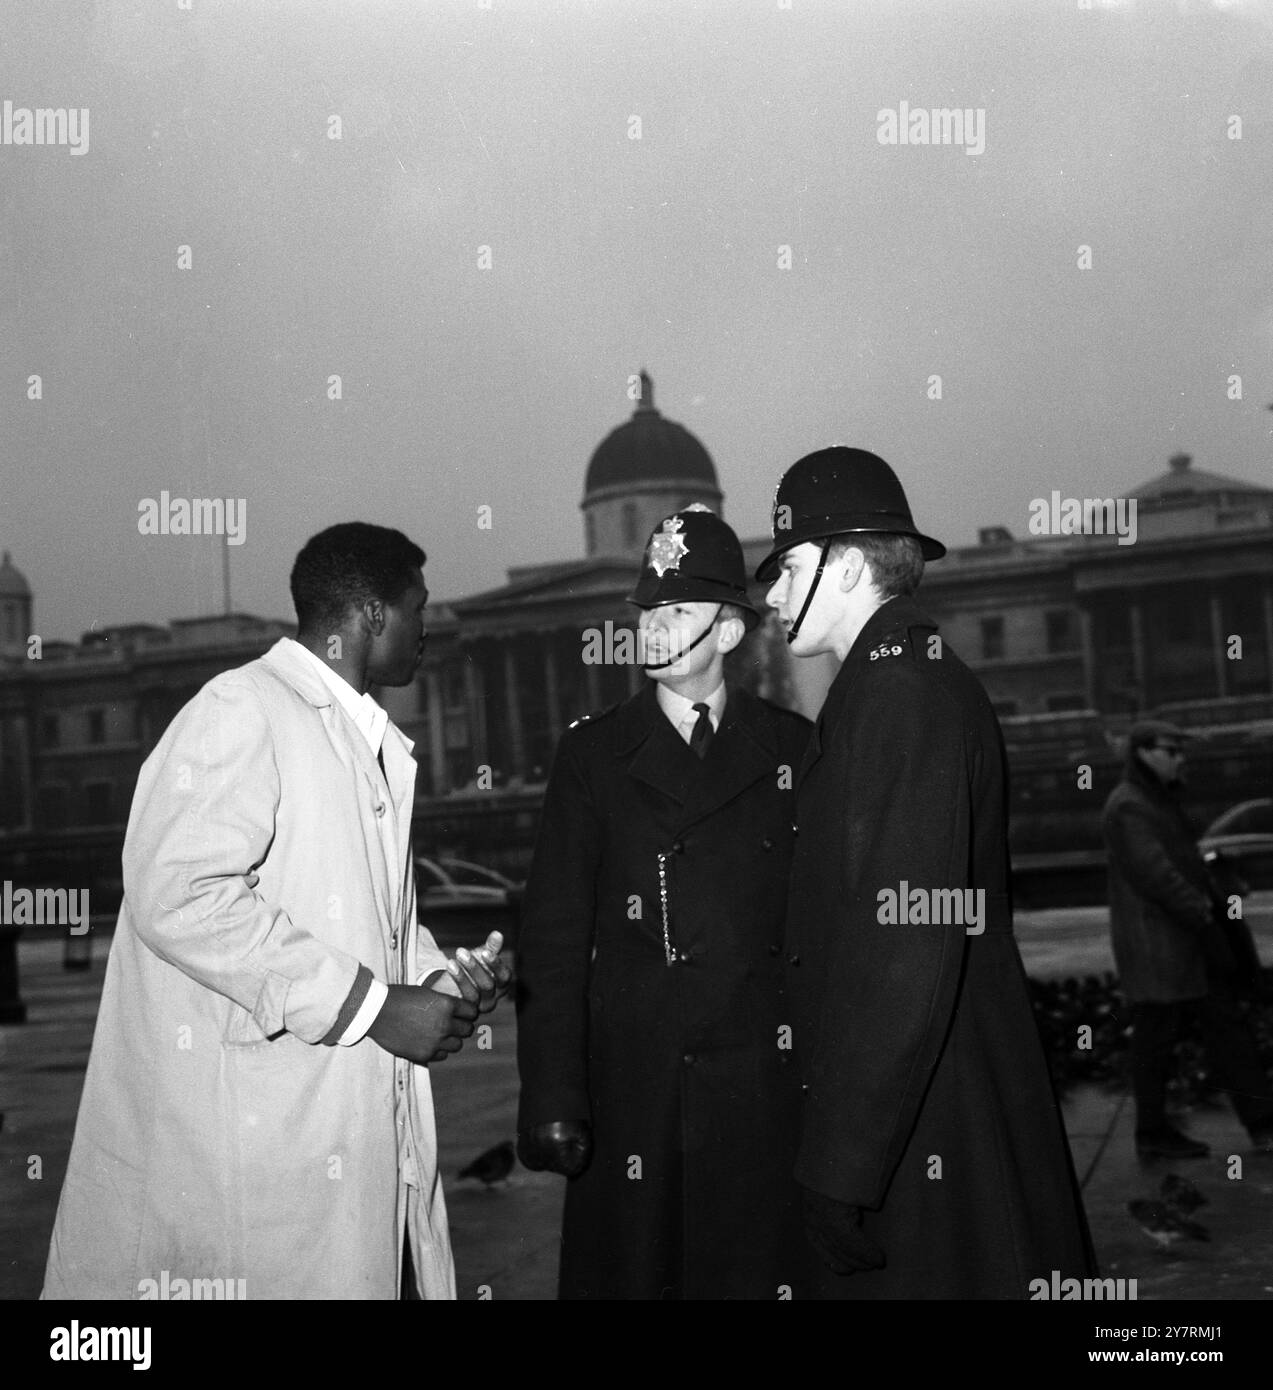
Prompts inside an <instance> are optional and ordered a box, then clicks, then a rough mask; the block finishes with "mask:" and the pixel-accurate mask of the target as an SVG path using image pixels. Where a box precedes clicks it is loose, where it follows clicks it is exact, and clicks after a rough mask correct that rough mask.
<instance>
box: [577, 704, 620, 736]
mask: <svg viewBox="0 0 1273 1390" xmlns="http://www.w3.org/2000/svg"><path fill="white" fill-rule="evenodd" d="M622 703H623V702H622V701H621V700H617V701H615V703H614V704H613V705H607V706H606V707H605V709H599V710H594V711H593V712H592V713H591V714H581V715H580V716H579V718H578V719H572V720H571V721H570V727H571V728H572V729H577V728H578V727H579V726H580V724H591V723H592V722H593V720H594V719H604V718H605V717H606V715H607V714H613V713H614V711H615V710H617V709H618V708H619V706H620V705H621V704H622Z"/></svg>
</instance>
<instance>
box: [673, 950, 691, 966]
mask: <svg viewBox="0 0 1273 1390" xmlns="http://www.w3.org/2000/svg"><path fill="white" fill-rule="evenodd" d="M676 958H677V960H679V961H680V962H681V964H682V965H689V964H690V962H691V961H692V960H693V959H694V952H693V951H678V952H677V956H676Z"/></svg>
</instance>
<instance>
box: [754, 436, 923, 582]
mask: <svg viewBox="0 0 1273 1390" xmlns="http://www.w3.org/2000/svg"><path fill="white" fill-rule="evenodd" d="M848 531H890V532H892V533H893V534H895V535H900V536H914V537H915V539H916V540H917V541H918V542H919V545H920V550H921V551H922V553H923V556H924V559H925V560H940V559H941V558H942V556H943V555H945V553H946V547H945V546H944V545H942V543H941V542H940V541H935V540H933V538H932V537H931V536H925V535H924V534H923V533H922V532H920V531H918V530H916V528H915V523H914V521H913V520H912V519H911V509H910V506H909V505H908V504H907V501H906V493H905V492H904V491H903V490H902V485H901V483H900V482H898V480H897V474H896V473H894V472H893V470H892V469H891V468H890V467H889V466H888V464H887V463H885V462H884V460H883V459H882V458H880V457H879V456H878V455H877V454H872V453H868V452H867V451H866V450H865V449H849V448H846V447H845V446H844V445H840V444H837V445H835V446H833V447H832V448H830V449H819V450H818V451H817V452H816V453H813V454H806V455H805V456H804V458H802V459H800V460H799V462H797V463H793V464H792V465H791V467H790V468H788V469H787V471H786V472H785V473H784V474H783V475H782V481H781V482H780V483H779V484H778V488H777V491H776V492H775V493H774V510H773V549H772V550H771V551H770V552H769V554H768V555H766V556H765V558H764V559H763V560H762V561H761V562H760V566H759V568H758V569H757V570H756V578H757V579H759V580H762V581H763V582H765V583H772V582H773V580H775V579H776V578H777V577H778V559H779V557H780V556H781V555H782V553H783V552H784V551H786V550H790V549H791V548H792V546H796V545H800V544H802V543H803V542H804V541H815V540H827V539H828V538H829V537H831V536H839V535H842V534H843V533H845V532H848Z"/></svg>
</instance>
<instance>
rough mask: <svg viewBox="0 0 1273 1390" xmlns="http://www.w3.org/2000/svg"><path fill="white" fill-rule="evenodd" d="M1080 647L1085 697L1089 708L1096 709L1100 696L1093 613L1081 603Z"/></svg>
mask: <svg viewBox="0 0 1273 1390" xmlns="http://www.w3.org/2000/svg"><path fill="white" fill-rule="evenodd" d="M1079 648H1080V650H1081V651H1082V653H1083V692H1084V694H1083V698H1084V699H1085V700H1086V701H1087V707H1088V709H1096V708H1098V706H1097V703H1096V702H1097V700H1098V699H1099V698H1100V696H1099V694H1098V692H1097V688H1096V648H1095V646H1094V644H1093V640H1092V615H1091V614H1090V613H1089V612H1088V611H1087V609H1086V608H1085V607H1084V606H1083V605H1082V604H1080V605H1079Z"/></svg>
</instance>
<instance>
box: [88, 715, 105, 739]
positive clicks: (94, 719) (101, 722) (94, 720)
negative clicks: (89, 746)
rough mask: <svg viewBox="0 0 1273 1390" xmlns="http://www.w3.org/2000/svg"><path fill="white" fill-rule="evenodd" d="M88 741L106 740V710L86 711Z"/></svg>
mask: <svg viewBox="0 0 1273 1390" xmlns="http://www.w3.org/2000/svg"><path fill="white" fill-rule="evenodd" d="M88 741H89V742H90V743H105V742H106V711H105V710H100V709H91V710H89V712H88Z"/></svg>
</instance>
